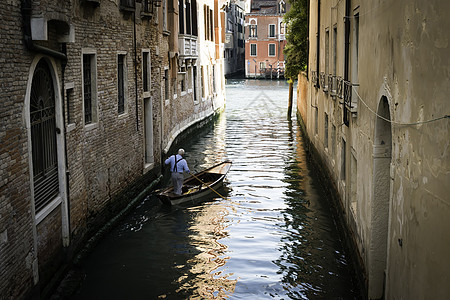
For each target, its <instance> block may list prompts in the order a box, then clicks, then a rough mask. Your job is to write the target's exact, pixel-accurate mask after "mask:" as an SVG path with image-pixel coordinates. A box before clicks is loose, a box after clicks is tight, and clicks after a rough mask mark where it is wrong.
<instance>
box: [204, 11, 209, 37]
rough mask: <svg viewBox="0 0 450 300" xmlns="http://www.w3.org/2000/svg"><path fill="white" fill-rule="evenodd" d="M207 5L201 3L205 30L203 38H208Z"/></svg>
mask: <svg viewBox="0 0 450 300" xmlns="http://www.w3.org/2000/svg"><path fill="white" fill-rule="evenodd" d="M208 11H209V10H208V7H207V6H206V4H203V28H204V30H205V40H209V37H208V32H209V29H208V26H209V18H208Z"/></svg>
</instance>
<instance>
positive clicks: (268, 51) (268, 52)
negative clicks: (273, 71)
mask: <svg viewBox="0 0 450 300" xmlns="http://www.w3.org/2000/svg"><path fill="white" fill-rule="evenodd" d="M270 46H273V52H274V53H273V55H270ZM267 47H268V49H267V55H268V56H269V57H275V56H277V48H276V44H274V43H270V44H269V45H267Z"/></svg>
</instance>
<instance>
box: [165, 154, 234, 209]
mask: <svg viewBox="0 0 450 300" xmlns="http://www.w3.org/2000/svg"><path fill="white" fill-rule="evenodd" d="M230 168H231V161H229V160H227V161H224V162H221V163H219V164H217V165H215V166H212V167H211V168H209V169H206V170H203V171H201V172H199V173H197V174H193V175H190V176H189V177H187V178H186V179H185V180H184V181H183V188H182V191H181V195H176V194H174V193H173V186H169V187H167V188H165V189H162V190H159V191H157V193H156V196H157V197H158V198H159V199H160V200H161V201H162V202H163V203H164V204H169V205H176V204H180V203H183V202H186V201H194V200H196V199H199V198H203V197H206V196H211V194H215V192H214V191H216V190H217V189H218V188H219V187H220V186H221V185H222V184H223V180H224V179H225V176H226V175H227V173H228V171H229V170H230Z"/></svg>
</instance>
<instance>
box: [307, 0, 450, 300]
mask: <svg viewBox="0 0 450 300" xmlns="http://www.w3.org/2000/svg"><path fill="white" fill-rule="evenodd" d="M318 4H319V1H312V2H311V4H310V7H311V17H310V60H309V67H310V70H311V71H317V72H324V71H325V70H326V69H327V68H326V65H325V62H326V52H325V45H327V43H326V41H325V39H326V37H327V34H326V32H327V31H328V32H329V35H328V36H329V38H330V41H329V43H328V45H329V47H330V48H329V53H330V57H329V60H328V63H329V64H330V65H329V66H328V70H329V72H330V74H333V73H332V72H333V71H332V70H333V63H334V61H333V60H334V58H333V55H334V49H333V40H334V38H335V37H334V32H333V30H334V28H336V32H337V49H336V57H337V61H336V70H337V72H336V75H338V76H342V77H343V76H344V22H343V20H344V19H343V18H342V16H343V15H345V1H331V0H330V1H320V21H319V20H318V18H317V17H318ZM449 9H450V3H449V2H448V1H440V0H435V1H426V2H424V1H406V0H405V1H388V2H383V3H372V2H371V1H351V9H350V14H351V15H350V18H349V20H350V39H349V43H350V51H349V74H348V75H349V77H348V79H349V81H351V82H352V83H354V84H358V85H355V86H354V87H353V91H356V92H353V99H352V100H353V101H352V104H353V111H354V113H353V114H349V116H350V120H349V125H348V126H346V125H345V124H343V113H344V109H343V108H344V104H343V103H342V102H343V99H340V98H339V97H332V96H331V93H330V91H326V88H325V87H324V86H323V85H322V84H321V85H320V87H314V84H313V83H312V82H311V76H310V77H309V78H310V81H309V87H310V90H309V91H310V92H309V93H308V94H307V95H306V98H307V100H306V101H305V103H307V104H308V105H307V106H306V112H307V113H306V116H307V117H306V122H305V124H307V131H308V135H309V136H310V137H311V140H312V142H313V144H314V145H315V147H316V148H317V150H318V153H320V155H321V157H322V158H323V159H324V161H325V162H326V164H327V165H328V167H329V168H330V173H331V174H333V176H334V180H335V184H336V186H337V187H338V190H339V193H340V198H341V201H342V204H343V208H344V213H345V214H346V215H347V220H348V223H349V224H350V228H352V230H353V232H354V235H355V241H356V247H357V248H358V250H359V253H360V255H361V257H362V259H363V262H364V264H365V268H366V270H367V274H366V275H367V278H368V283H367V285H368V297H369V298H373V299H376V298H379V297H381V296H382V294H383V277H384V275H383V273H384V272H386V282H385V287H386V290H385V296H386V298H387V299H431V298H433V299H443V298H446V297H448V296H449V295H450V290H449V286H448V284H446V282H448V280H449V276H450V271H449V269H450V268H449V267H450V257H449V256H448V255H447V254H446V253H449V251H450V223H449V222H450V221H449V220H450V219H449V216H450V205H449V197H448V194H449V192H450V188H449V184H448V182H450V178H449V174H450V173H449V171H448V170H449V166H450V162H449V153H448V152H449V150H448V146H449V131H448V130H449V119H448V118H444V119H440V120H435V119H436V118H439V117H442V116H445V115H448V114H449V111H448V96H446V95H448V92H449V89H450V78H449V76H448V72H449V68H450V65H449V57H450V55H449V53H450V52H449V49H448V47H449V45H448V41H449V40H450V34H449V32H448V30H446V28H448V26H449V25H450V24H449V21H448V19H446V17H445V12H446V11H449ZM357 14H359V15H358V16H359V40H358V45H359V46H358V60H356V57H355V52H354V51H353V49H355V47H354V46H355V44H356V39H355V35H354V32H355V27H354V24H355V22H356V19H357V18H358V17H357ZM318 25H319V26H320V27H319V28H318ZM317 36H319V47H317V42H316V37H317ZM317 49H320V50H319V51H320V54H319V64H317V58H318V56H317V54H316V53H317ZM356 61H357V63H356ZM317 66H318V67H317ZM310 75H311V74H310ZM316 111H317V113H316ZM377 114H378V115H380V116H382V117H384V118H386V119H388V121H384V120H382V119H381V118H379V117H377ZM326 116H327V117H328V123H327V122H325V120H326V119H325V117H326ZM424 121H425V122H426V123H424V124H420V122H424ZM428 121H431V122H428ZM416 122H419V124H416ZM332 126H335V127H336V131H335V134H333V133H332V130H331V128H332ZM344 142H345V144H344ZM344 145H345V147H344ZM333 147H335V150H334V151H333ZM344 154H345V155H344ZM383 249H385V250H383Z"/></svg>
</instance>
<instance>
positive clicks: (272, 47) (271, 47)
mask: <svg viewBox="0 0 450 300" xmlns="http://www.w3.org/2000/svg"><path fill="white" fill-rule="evenodd" d="M269 56H275V44H269Z"/></svg>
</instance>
